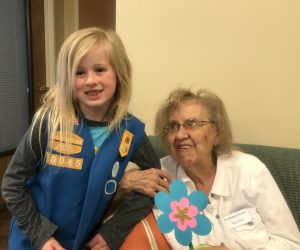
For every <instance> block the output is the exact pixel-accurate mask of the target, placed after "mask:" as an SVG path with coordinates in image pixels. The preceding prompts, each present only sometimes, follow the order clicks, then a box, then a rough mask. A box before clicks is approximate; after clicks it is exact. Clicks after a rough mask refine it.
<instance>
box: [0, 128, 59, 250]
mask: <svg viewBox="0 0 300 250" xmlns="http://www.w3.org/2000/svg"><path fill="white" fill-rule="evenodd" d="M37 127H38V126H37ZM30 134H31V128H29V130H28V131H27V132H26V134H25V135H24V137H23V139H22V140H21V142H20V144H19V146H18V148H17V149H16V152H15V154H14V156H13V158H12V159H11V161H10V163H9V165H8V167H7V169H6V172H5V175H4V177H3V180H2V187H1V189H2V196H3V198H4V200H5V202H6V205H7V207H8V209H9V210H10V212H11V213H12V215H13V216H14V218H15V219H16V223H17V225H18V227H19V228H20V229H21V230H22V232H23V233H24V234H25V235H26V236H27V237H28V238H29V240H30V241H31V242H32V243H33V245H34V246H35V247H37V248H38V249H40V248H41V247H42V246H43V245H44V243H45V242H46V241H47V240H48V239H49V238H50V237H51V235H53V233H54V231H55V230H56V228H57V227H56V225H54V224H53V223H51V222H50V221H49V220H48V219H46V218H45V217H44V216H42V215H41V214H39V213H38V212H37V210H36V208H35V204H34V201H33V199H32V197H31V194H30V192H28V182H29V181H30V179H32V178H34V176H35V174H36V171H37V169H36V168H35V166H36V165H37V164H38V162H39V160H40V159H39V158H40V144H39V140H38V130H37V129H36V130H34V131H33V136H32V144H31V143H30V139H31V138H30Z"/></svg>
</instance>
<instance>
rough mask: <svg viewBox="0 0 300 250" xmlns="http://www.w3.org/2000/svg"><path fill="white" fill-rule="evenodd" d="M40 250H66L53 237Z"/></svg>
mask: <svg viewBox="0 0 300 250" xmlns="http://www.w3.org/2000/svg"><path fill="white" fill-rule="evenodd" d="M42 250H66V249H65V248H63V247H62V246H61V245H60V244H59V243H58V241H57V240H56V239H55V238H54V237H51V238H50V239H49V240H48V241H47V242H46V243H45V245H44V246H43V247H42Z"/></svg>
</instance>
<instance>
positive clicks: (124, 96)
mask: <svg viewBox="0 0 300 250" xmlns="http://www.w3.org/2000/svg"><path fill="white" fill-rule="evenodd" d="M95 46H103V47H104V50H105V52H106V55H107V57H108V60H109V62H110V64H111V66H112V67H113V69H114V71H115V74H116V78H117V86H116V91H115V94H114V97H113V98H112V101H111V104H110V107H109V109H108V111H107V114H106V117H107V121H108V125H109V129H110V130H112V129H114V128H115V127H118V126H119V125H120V123H121V121H122V119H123V118H124V116H125V114H126V112H127V110H128V105H129V101H130V97H131V89H132V84H131V64H130V61H129V58H128V56H127V53H126V50H125V48H124V46H123V43H122V41H121V39H120V37H119V36H118V35H117V33H116V32H115V31H112V30H104V29H102V28H99V27H91V28H86V29H81V30H78V31H76V32H74V33H72V34H71V35H70V36H69V37H68V38H67V39H66V40H65V42H64V43H63V45H62V47H61V49H60V52H59V55H58V60H57V69H56V73H57V74H56V84H55V85H54V86H53V87H52V88H51V89H50V90H49V91H48V92H47V93H46V95H45V97H44V98H43V104H42V106H41V107H40V109H39V110H38V111H37V112H36V114H35V116H34V119H33V126H32V128H34V127H35V125H37V124H39V136H40V139H41V128H42V123H40V121H44V120H45V119H46V127H47V131H48V138H51V136H52V135H53V133H54V132H55V131H57V130H58V129H59V130H60V131H62V132H65V133H62V134H64V135H70V134H71V133H72V132H73V131H74V127H75V125H74V124H75V120H76V117H77V115H78V113H80V110H79V105H78V104H77V101H76V99H75V97H74V95H73V88H74V87H73V86H74V81H75V75H76V70H77V67H78V64H79V62H80V60H81V59H82V58H83V56H84V55H85V54H86V53H88V52H89V51H90V50H91V49H93V48H94V47H95ZM63 140H64V141H66V142H69V139H68V138H63Z"/></svg>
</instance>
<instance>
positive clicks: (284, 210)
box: [256, 166, 300, 250]
mask: <svg viewBox="0 0 300 250" xmlns="http://www.w3.org/2000/svg"><path fill="white" fill-rule="evenodd" d="M256 179H257V187H256V188H257V197H258V198H257V203H256V205H257V211H258V213H259V214H260V215H261V218H262V221H263V223H264V224H265V226H266V228H267V231H268V234H269V238H270V240H269V242H268V244H267V245H266V246H265V247H264V249H270V250H271V249H272V250H284V249H289V250H293V249H294V250H296V249H300V233H299V230H298V228H297V225H296V222H295V220H294V218H293V216H292V213H291V211H290V209H289V207H288V205H287V203H286V201H285V199H284V197H283V195H282V194H281V192H280V190H279V188H278V186H277V184H276V182H275V180H274V179H273V177H272V175H271V173H270V172H269V171H268V169H267V168H266V167H265V166H264V168H263V170H262V171H261V172H260V173H259V174H258V175H257V177H256Z"/></svg>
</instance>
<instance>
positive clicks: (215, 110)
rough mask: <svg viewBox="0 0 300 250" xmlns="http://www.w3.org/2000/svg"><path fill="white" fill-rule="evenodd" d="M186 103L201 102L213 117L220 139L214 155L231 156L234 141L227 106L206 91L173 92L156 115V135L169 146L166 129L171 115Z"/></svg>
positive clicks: (180, 90)
mask: <svg viewBox="0 0 300 250" xmlns="http://www.w3.org/2000/svg"><path fill="white" fill-rule="evenodd" d="M186 101H196V102H199V103H201V104H202V105H204V106H205V107H206V108H207V109H208V111H209V113H210V115H211V117H210V119H211V121H213V123H214V125H215V126H216V128H217V131H218V134H219V138H220V142H219V144H218V145H216V146H215V148H214V152H213V153H214V154H215V155H221V154H230V153H231V150H232V148H233V144H232V141H233V139H232V132H231V125H230V121H229V118H228V115H227V112H226V109H225V106H224V104H223V102H222V100H221V99H220V98H219V97H218V96H217V95H216V94H214V93H212V92H210V91H208V90H205V89H199V90H198V91H196V92H195V93H193V92H192V91H191V90H189V89H177V90H175V91H173V92H171V93H170V95H169V97H168V98H167V99H166V100H165V101H164V103H163V104H162V105H161V106H160V108H159V109H158V111H157V113H156V117H155V134H156V135H157V136H159V137H160V139H161V140H162V142H163V143H164V144H165V145H167V140H166V139H167V138H166V134H165V132H164V127H166V126H167V124H168V122H169V117H170V115H171V113H172V112H173V111H174V110H176V109H177V108H178V107H179V106H180V105H181V104H182V103H184V102H186Z"/></svg>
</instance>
